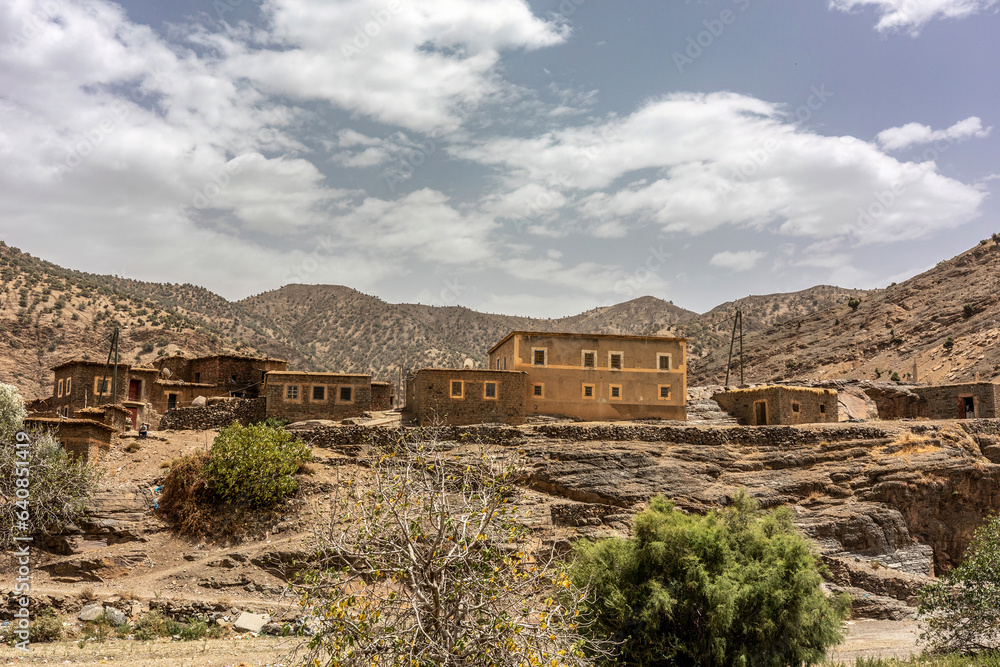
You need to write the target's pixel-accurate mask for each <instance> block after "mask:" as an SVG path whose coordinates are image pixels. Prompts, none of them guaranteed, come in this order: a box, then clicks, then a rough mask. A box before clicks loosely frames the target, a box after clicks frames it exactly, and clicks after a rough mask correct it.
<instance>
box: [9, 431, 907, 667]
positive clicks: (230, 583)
mask: <svg viewBox="0 0 1000 667" xmlns="http://www.w3.org/2000/svg"><path fill="white" fill-rule="evenodd" d="M215 435H216V433H215V432H212V431H207V432H197V431H177V432H161V433H151V437H150V438H149V439H148V440H146V441H143V442H141V443H140V444H141V448H140V449H139V450H138V451H134V452H128V451H126V449H125V447H124V446H122V447H118V448H115V450H114V451H112V452H111V453H110V454H109V455H108V456H107V457H106V458H105V459H103V460H102V466H103V467H104V468H105V470H106V473H105V477H104V480H103V482H102V487H103V489H104V490H105V492H110V493H115V492H117V491H119V490H121V491H123V492H126V491H129V490H130V489H132V490H134V489H135V488H136V487H139V488H142V489H146V490H149V489H152V488H153V487H155V485H156V484H157V481H158V480H159V479H160V478H161V477H162V476H163V474H164V473H165V472H166V464H168V463H169V462H170V461H172V460H173V459H175V458H176V457H179V456H181V455H183V454H189V453H193V452H194V451H197V450H206V451H207V450H208V449H209V448H210V447H211V443H212V441H213V439H214V437H215ZM128 442H130V440H126V441H125V444H128ZM314 454H315V456H316V457H317V462H316V463H315V464H314V466H313V467H314V468H315V474H314V475H312V476H311V478H310V479H309V482H308V485H309V487H310V492H309V493H308V494H307V496H309V500H311V501H314V502H318V503H322V501H323V495H324V490H323V485H324V484H328V483H330V482H332V481H334V480H335V478H336V475H337V474H338V471H342V470H343V469H344V459H343V457H341V456H339V455H337V454H335V453H333V452H330V451H327V450H324V449H319V448H317V449H316V450H314ZM149 497H150V498H155V495H151V496H149ZM551 501H552V499H551V498H549V497H547V496H544V495H543V494H539V493H536V492H534V491H531V490H524V491H523V497H522V498H521V499H520V500H519V505H520V506H521V507H522V510H523V511H524V517H523V520H524V521H525V522H526V523H529V524H536V523H537V522H538V519H537V517H539V516H547V515H548V514H549V512H548V509H547V507H546V504H547V503H550V502H551ZM305 507H306V505H304V504H303V505H301V506H299V508H298V509H294V510H290V511H289V516H288V517H287V521H283V522H282V526H283V527H281V528H280V529H279V532H277V533H274V534H270V533H269V534H266V535H263V536H262V538H261V539H260V540H256V541H252V542H247V543H243V544H239V545H226V544H219V543H215V542H212V541H211V540H202V539H189V538H181V537H178V536H176V535H175V534H173V533H172V532H171V531H170V530H168V526H167V524H165V523H164V522H162V521H161V520H160V519H157V518H156V517H154V515H153V512H152V507H148V508H142V507H140V508H139V511H140V512H145V514H143V518H142V520H141V522H140V523H141V524H142V526H143V527H144V532H143V533H142V534H141V535H139V536H137V539H134V540H130V541H124V542H121V543H118V544H108V543H107V542H106V541H105V542H102V541H101V540H96V541H95V542H94V543H93V544H90V543H83V544H80V545H78V546H79V549H78V551H77V553H74V554H72V555H67V556H58V555H53V554H42V553H37V555H36V558H37V562H36V563H34V568H33V577H34V581H33V592H34V593H35V594H39V595H40V594H44V595H50V596H56V595H58V596H66V597H68V598H73V599H76V598H81V597H82V595H83V594H84V593H85V592H86V593H87V594H88V595H90V596H92V597H94V598H95V599H97V600H106V599H110V598H114V597H115V596H121V597H132V598H136V599H138V600H139V601H140V602H141V603H142V604H143V606H144V608H148V605H149V603H150V601H152V600H153V599H157V598H167V599H174V600H179V601H184V602H190V601H207V602H217V603H222V604H225V605H227V606H231V607H232V608H233V609H234V610H248V611H256V612H264V611H266V612H268V613H270V614H271V615H272V617H280V616H282V615H283V614H291V613H296V612H300V610H299V609H298V608H297V606H296V604H295V602H294V600H293V599H291V598H290V597H289V596H288V595H287V593H286V592H285V591H286V582H285V581H283V580H282V579H281V578H279V577H277V576H275V574H273V573H272V572H269V571H267V569H266V568H263V567H260V566H258V565H255V564H254V562H253V561H254V560H255V559H256V558H257V557H259V556H261V555H262V554H268V553H273V552H280V551H294V550H296V549H298V548H300V546H301V544H302V542H303V538H304V537H305V536H306V535H307V534H308V532H307V530H308V527H309V523H310V520H309V516H308V513H307V512H306V510H305ZM132 510H135V508H134V507H133V508H132ZM529 515H530V518H529ZM88 560H89V561H90V562H91V564H92V563H93V562H94V561H100V567H98V568H97V569H96V570H90V571H87V570H86V567H89V566H87V561H88ZM81 562H82V563H83V566H80V563H81ZM54 564H63V565H66V567H67V568H69V569H70V570H72V568H73V567H79V571H71V572H70V573H69V576H67V573H66V571H65V569H64V571H63V572H62V573H61V574H59V573H58V572H57V571H56V570H54V569H52V567H49V568H48V570H45V569H41V568H42V567H44V566H46V565H48V566H52V565H54ZM84 566H86V567H84ZM75 575H81V576H75ZM14 577H15V574H14V569H13V566H12V563H11V561H10V559H6V558H3V559H0V590H3V589H9V588H11V587H12V585H13V581H14ZM207 584H208V585H207ZM217 584H221V585H217ZM123 594H124V595H123ZM76 608H79V605H77V607H76ZM65 621H66V622H67V623H70V624H71V625H73V626H75V627H76V628H79V626H80V624H79V622H78V621H76V615H75V613H71V614H69V615H67V616H65ZM846 630H847V633H848V638H847V640H846V642H845V643H844V644H842V645H841V646H840V647H837V648H836V649H835V650H833V651H831V655H830V657H831V658H832V659H833V660H836V661H841V662H845V663H853V661H854V658H855V657H858V656H895V657H902V658H905V657H907V656H909V655H910V654H917V653H919V649H918V647H917V646H916V636H917V629H916V625H915V624H914V623H912V622H907V621H902V622H891V621H852V622H849V623H848V625H847V627H846ZM298 641H299V640H296V639H289V638H277V637H266V636H262V637H253V636H252V635H245V636H241V635H234V637H233V638H227V639H217V640H211V639H210V640H199V641H193V642H183V641H171V640H169V639H167V640H158V641H152V642H140V641H133V640H120V639H112V640H108V641H106V642H105V643H95V642H92V641H88V642H87V643H86V644H85V645H84V646H83V647H82V648H81V647H80V646H79V645H78V643H77V640H75V639H73V640H66V641H61V642H57V643H52V644H34V645H32V646H31V649H30V651H29V652H28V653H27V654H25V653H24V652H22V651H18V650H16V649H13V648H11V647H9V646H4V645H0V665H40V664H72V665H102V664H119V665H136V666H139V665H141V666H142V667H167V666H175V665H176V666H186V665H191V666H194V665H212V666H214V667H221V666H224V665H228V666H232V667H236V666H238V665H243V666H244V667H250V666H253V667H259V666H261V667H262V666H264V665H273V666H277V665H293V664H296V663H295V662H294V661H290V660H289V655H288V654H289V651H290V650H291V649H292V648H293V647H294V646H295V645H296V644H297V642H298Z"/></svg>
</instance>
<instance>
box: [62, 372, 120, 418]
mask: <svg viewBox="0 0 1000 667" xmlns="http://www.w3.org/2000/svg"><path fill="white" fill-rule="evenodd" d="M130 370H131V367H130V366H129V365H128V364H118V382H117V391H116V395H115V396H112V395H111V392H112V390H113V389H115V387H114V385H115V382H114V377H113V373H112V371H111V370H108V369H107V367H106V366H105V364H104V362H98V361H87V360H85V359H71V360H69V361H65V362H63V363H61V364H59V365H58V366H54V367H53V368H52V372H53V373H54V374H55V378H54V382H53V384H54V386H53V388H52V389H53V391H52V409H53V410H54V411H55V413H56V414H57V415H59V416H62V417H69V416H70V415H73V414H75V413H76V411H77V410H82V409H83V408H89V407H97V406H100V405H103V404H106V403H116V404H117V403H121V402H123V401H124V400H125V399H126V398H127V397H128V391H129V389H128V387H129V371H130ZM105 374H107V375H106V377H105ZM102 382H103V387H102Z"/></svg>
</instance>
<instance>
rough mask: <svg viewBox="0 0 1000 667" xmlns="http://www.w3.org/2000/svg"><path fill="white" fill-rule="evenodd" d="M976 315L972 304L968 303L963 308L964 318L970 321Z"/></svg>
mask: <svg viewBox="0 0 1000 667" xmlns="http://www.w3.org/2000/svg"><path fill="white" fill-rule="evenodd" d="M975 314H976V309H975V308H973V307H972V304H971V303H967V304H965V305H964V306H962V317H964V318H966V319H968V318H970V317H972V316H973V315H975Z"/></svg>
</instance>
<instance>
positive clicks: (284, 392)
mask: <svg viewBox="0 0 1000 667" xmlns="http://www.w3.org/2000/svg"><path fill="white" fill-rule="evenodd" d="M290 386H293V387H298V392H297V394H298V398H289V393H288V388H289V387H290ZM346 387H349V388H350V389H351V400H350V401H344V400H341V389H342V388H346ZM316 388H322V389H323V398H322V399H317V398H316V397H315V394H314V390H315V389H316ZM264 397H265V398H266V399H267V407H266V411H267V412H266V413H267V416H268V417H277V418H279V419H290V420H292V421H302V420H305V419H334V420H336V419H347V418H349V417H360V416H361V414H362V413H364V412H368V411H369V410H371V404H372V392H371V376H370V375H346V374H340V373H287V372H277V371H275V372H269V373H267V376H266V380H265V383H264Z"/></svg>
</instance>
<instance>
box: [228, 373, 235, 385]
mask: <svg viewBox="0 0 1000 667" xmlns="http://www.w3.org/2000/svg"><path fill="white" fill-rule="evenodd" d="M229 381H230V382H232V383H233V384H236V374H235V373H233V374H232V375H230V376H229Z"/></svg>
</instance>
